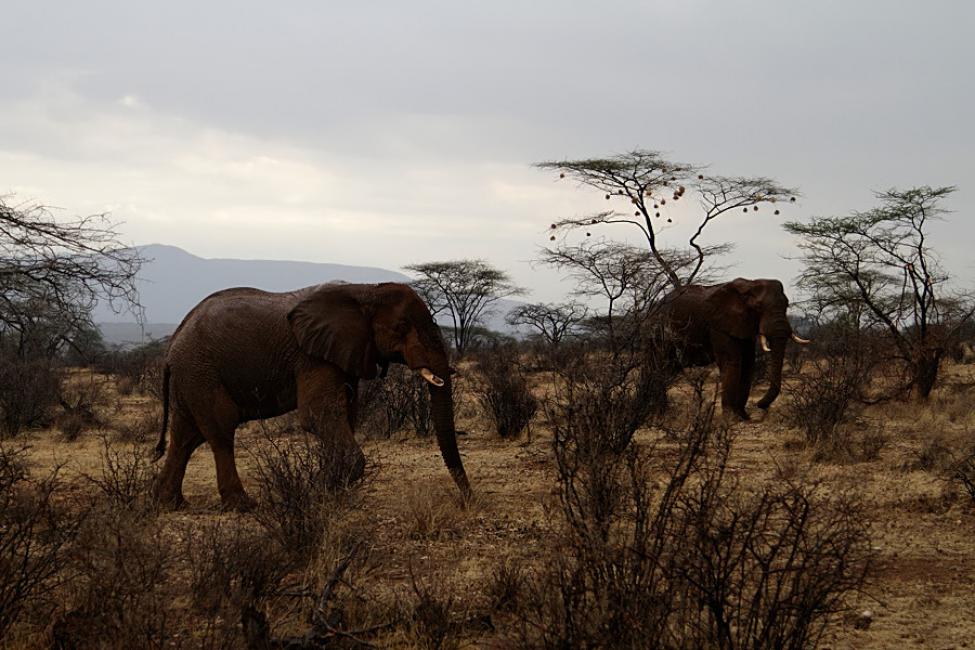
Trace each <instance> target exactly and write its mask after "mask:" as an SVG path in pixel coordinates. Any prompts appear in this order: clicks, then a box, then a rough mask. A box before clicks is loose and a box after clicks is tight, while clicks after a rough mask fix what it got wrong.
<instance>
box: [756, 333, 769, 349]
mask: <svg viewBox="0 0 975 650" xmlns="http://www.w3.org/2000/svg"><path fill="white" fill-rule="evenodd" d="M758 342H759V343H761V344H762V349H763V350H765V351H766V352H771V351H772V348H770V347H769V346H768V339H767V338H765V335H764V334H759V335H758Z"/></svg>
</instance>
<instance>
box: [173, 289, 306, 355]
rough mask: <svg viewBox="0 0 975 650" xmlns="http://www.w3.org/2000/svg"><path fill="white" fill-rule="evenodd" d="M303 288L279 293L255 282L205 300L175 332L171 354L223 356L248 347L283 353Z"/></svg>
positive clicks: (219, 292)
mask: <svg viewBox="0 0 975 650" xmlns="http://www.w3.org/2000/svg"><path fill="white" fill-rule="evenodd" d="M298 293H299V292H286V293H275V292H270V291H263V290H261V289H255V288H253V287H235V288H232V289H224V290H222V291H218V292H216V293H213V294H211V295H209V296H207V297H206V298H204V299H203V300H201V301H200V303H199V304H197V305H196V306H195V307H194V308H193V309H192V310H190V312H189V313H188V314H187V315H186V317H185V318H184V319H183V322H182V323H180V325H179V327H178V328H177V329H176V331H175V332H174V333H173V336H172V339H171V341H170V345H169V357H170V360H171V361H172V362H176V363H178V359H179V358H180V357H195V358H196V359H197V360H198V361H200V362H206V361H207V360H213V361H218V362H220V363H221V364H223V365H225V364H226V362H227V359H226V357H227V356H228V355H231V354H239V353H240V352H241V351H243V350H248V351H250V353H252V354H254V353H258V354H259V353H260V351H262V350H267V351H268V353H269V354H280V353H282V351H285V350H286V349H288V348H289V347H291V346H292V344H293V337H292V335H291V330H290V328H289V327H288V311H290V309H291V307H292V306H294V304H295V303H296V302H297V299H298V298H297V294H298ZM261 356H263V355H261Z"/></svg>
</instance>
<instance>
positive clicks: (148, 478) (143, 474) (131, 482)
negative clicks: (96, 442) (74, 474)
mask: <svg viewBox="0 0 975 650" xmlns="http://www.w3.org/2000/svg"><path fill="white" fill-rule="evenodd" d="M99 459H100V461H101V468H100V470H101V471H100V472H99V473H98V474H95V475H90V474H89V475H85V478H86V479H87V480H88V482H89V483H91V484H92V485H93V486H95V488H96V490H97V493H98V497H99V501H101V502H102V503H103V504H107V505H109V506H111V507H113V508H117V509H121V510H126V511H132V512H136V513H146V514H149V513H152V512H154V511H155V509H156V507H157V504H156V501H155V499H153V498H152V497H151V494H152V485H153V483H154V482H155V480H156V472H157V468H156V466H155V465H154V464H153V462H152V458H151V456H150V455H149V453H148V451H147V450H146V449H145V448H143V447H138V446H130V445H116V444H113V443H112V442H110V441H109V438H108V436H106V435H102V436H101V451H100V452H99Z"/></svg>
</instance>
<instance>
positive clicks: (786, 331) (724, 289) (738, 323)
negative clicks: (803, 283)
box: [661, 278, 809, 420]
mask: <svg viewBox="0 0 975 650" xmlns="http://www.w3.org/2000/svg"><path fill="white" fill-rule="evenodd" d="M788 307H789V299H788V298H787V297H786V295H785V290H784V289H783V287H782V283H781V282H779V281H778V280H748V279H745V278H737V279H735V280H732V281H731V282H726V283H724V284H715V285H694V284H689V285H684V286H682V287H680V288H677V289H674V290H673V291H671V292H670V293H669V294H667V295H666V296H665V297H664V298H663V300H662V301H661V308H662V311H661V314H662V316H663V318H662V321H663V323H664V325H665V327H666V330H667V332H668V337H669V338H670V341H669V345H670V346H671V349H672V351H673V355H672V356H673V361H672V363H673V364H675V365H676V366H677V367H678V369H679V368H682V367H687V366H706V365H710V364H711V363H714V362H717V364H718V369H719V371H720V375H721V408H722V410H723V411H724V413H725V414H726V416H727V415H733V416H737V417H738V418H740V419H742V420H748V419H749V417H748V412H747V411H746V410H745V405H746V404H747V402H748V396H749V392H750V390H751V386H752V377H753V373H754V368H755V343H756V340H757V341H758V343H759V344H760V345H761V346H762V349H763V350H765V351H766V352H770V353H771V355H772V356H771V362H770V364H769V369H768V377H769V387H768V391H767V392H766V393H765V395H764V396H763V397H762V398H761V399H760V400H759V401H758V403H757V404H756V405H757V406H758V407H759V408H760V409H762V410H768V408H769V407H770V406H771V405H772V402H774V401H775V398H776V397H778V395H779V392H780V391H781V388H782V363H783V360H784V358H785V348H786V344H787V343H788V342H789V340H790V339H791V340H793V341H795V342H797V343H800V344H806V343H809V341H807V340H806V339H802V338H800V337H798V336H797V335H796V334H795V332H793V331H792V326H791V325H790V324H789V319H788V318H787V317H786V309H787V308H788Z"/></svg>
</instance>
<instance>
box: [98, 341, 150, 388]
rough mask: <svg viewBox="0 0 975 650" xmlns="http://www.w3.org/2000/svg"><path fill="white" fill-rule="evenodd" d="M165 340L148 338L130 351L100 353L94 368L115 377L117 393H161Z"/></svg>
mask: <svg viewBox="0 0 975 650" xmlns="http://www.w3.org/2000/svg"><path fill="white" fill-rule="evenodd" d="M165 351H166V340H165V339H159V340H155V341H150V342H149V343H146V344H145V345H140V346H139V347H136V348H132V349H130V350H117V351H115V352H111V353H109V354H105V355H102V356H101V357H100V359H99V363H98V366H97V368H98V371H99V372H102V373H105V374H111V375H113V376H114V377H115V386H116V390H117V391H118V393H119V394H120V395H131V394H132V393H133V392H139V393H143V394H148V395H152V396H153V397H155V398H156V399H160V398H161V396H162V361H163V357H164V356H165Z"/></svg>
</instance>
